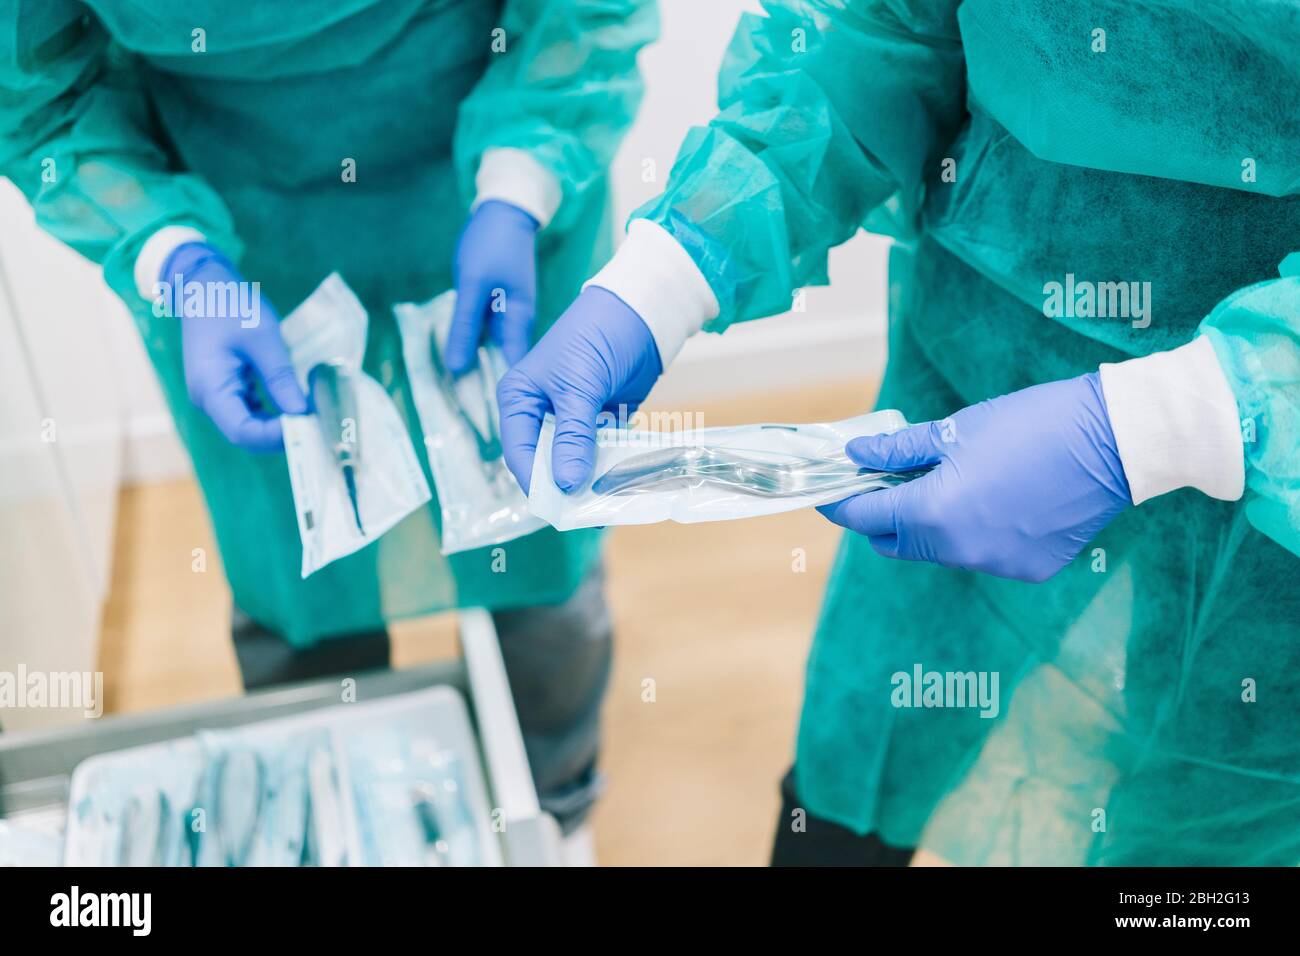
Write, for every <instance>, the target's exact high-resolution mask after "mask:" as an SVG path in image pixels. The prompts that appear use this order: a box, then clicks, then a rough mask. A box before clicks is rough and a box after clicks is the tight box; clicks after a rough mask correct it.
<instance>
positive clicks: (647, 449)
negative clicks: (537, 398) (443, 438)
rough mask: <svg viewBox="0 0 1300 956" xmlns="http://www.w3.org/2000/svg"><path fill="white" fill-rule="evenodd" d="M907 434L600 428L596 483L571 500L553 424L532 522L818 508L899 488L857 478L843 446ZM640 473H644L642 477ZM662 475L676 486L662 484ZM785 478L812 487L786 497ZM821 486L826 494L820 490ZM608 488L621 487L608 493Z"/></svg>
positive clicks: (856, 422) (885, 422) (849, 422)
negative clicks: (560, 476)
mask: <svg viewBox="0 0 1300 956" xmlns="http://www.w3.org/2000/svg"><path fill="white" fill-rule="evenodd" d="M905 427H907V419H905V418H904V417H903V415H902V413H901V412H898V411H895V410H894V409H885V410H881V411H876V412H871V413H869V414H866V415H858V416H856V417H854V418H846V419H844V420H842V421H838V422H829V423H817V424H807V425H783V424H754V425H739V426H734V427H728V428H700V429H694V430H689V431H678V432H656V431H649V430H646V429H639V428H631V429H629V428H602V429H598V430H597V432H596V465H595V468H594V469H593V470H592V476H591V478H590V479H588V481H587V483H586V484H585V485H584V486H583V487H581V488H578V489H575V490H573V491H571V492H569V493H567V494H566V493H564V492H562V491H561V490H560V489H559V488H557V487H556V485H555V480H554V478H553V477H552V474H551V446H552V441H553V439H554V436H555V421H554V419H553V417H552V416H549V415H548V416H547V418H546V420H545V421H544V422H543V424H542V432H541V436H540V437H539V439H538V442H537V457H536V458H535V459H534V461H533V474H532V481H531V486H530V489H529V497H528V505H529V507H530V508H531V509H532V511H533V514H535V515H537V516H539V517H541V518H544V519H545V520H546V521H547V522H549V523H550V524H551V525H552V526H554V527H555V528H557V529H558V530H560V531H570V530H573V529H575V528H593V527H602V526H605V525H620V524H653V523H655V522H658V521H676V522H678V523H680V524H694V523H696V522H701V521H729V520H732V519H735V518H753V517H758V516H761V515H771V514H780V513H781V512H785V511H795V510H797V509H799V508H811V507H814V506H816V505H824V504H829V503H831V502H833V501H839V500H840V499H842V498H847V497H849V496H850V495H854V494H861V493H863V492H867V491H873V490H878V489H880V488H887V487H891V486H892V485H893V484H896V483H897V479H893V478H892V477H891V476H883V477H877V476H873V475H871V474H865V473H859V470H858V469H856V467H855V466H853V465H852V464H851V463H850V462H848V460H847V459H846V458H845V457H844V446H845V444H846V443H847V442H848V441H849V440H850V439H852V438H859V437H861V436H864V435H876V434H881V433H886V432H895V431H898V430H899V429H901V428H905ZM641 463H646V464H645V466H644V468H642V465H641ZM618 466H621V468H620V469H619V470H615V471H614V472H613V473H612V474H613V475H614V476H618V475H620V474H623V475H626V476H627V480H625V481H621V482H614V481H611V480H610V479H609V478H605V481H603V482H602V480H601V479H602V477H604V476H608V475H611V469H616V467H618ZM751 466H757V467H751ZM656 468H659V469H660V470H661V471H662V473H663V474H664V475H668V474H669V473H670V472H671V473H672V474H673V475H677V476H678V477H675V478H673V479H672V480H658V481H657V480H655V471H654V470H655V469H656ZM760 470H763V471H765V472H766V473H765V474H764V475H762V476H761V477H762V479H763V482H762V487H761V489H760V491H761V493H759V492H756V490H755V485H757V484H758V481H757V479H755V478H754V477H753V475H754V473H755V472H756V471H760ZM828 471H829V472H832V474H831V475H830V480H827V474H826V472H828ZM819 472H820V473H819ZM787 475H792V477H790V478H788V483H789V484H791V485H798V484H807V485H808V487H806V488H804V489H803V490H790V491H788V492H787V491H782V490H781V480H780V479H787ZM809 475H812V479H810V478H809V477H808V476H809ZM774 476H775V477H774ZM817 483H822V484H821V486H820V487H815V485H816V484H817ZM602 484H603V485H606V486H609V485H614V486H616V487H617V486H619V485H621V486H622V487H618V489H617V490H616V491H614V492H613V493H610V492H608V491H605V492H602V491H601V490H600V489H601V486H602Z"/></svg>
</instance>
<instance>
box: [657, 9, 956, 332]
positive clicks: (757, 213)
mask: <svg viewBox="0 0 1300 956" xmlns="http://www.w3.org/2000/svg"><path fill="white" fill-rule="evenodd" d="M763 6H764V8H765V10H766V14H767V15H766V16H758V15H753V14H746V15H745V16H744V17H743V18H742V19H741V22H740V25H739V27H738V28H737V31H736V35H735V37H734V39H733V40H732V42H731V46H730V48H729V50H728V51H727V55H726V58H725V60H724V61H723V65H722V71H721V75H720V77H719V83H718V86H719V89H718V100H719V107H720V112H719V114H718V115H717V117H716V118H714V119H713V120H712V122H710V123H709V125H708V126H707V127H696V128H693V129H692V130H691V131H690V133H689V134H688V135H687V137H686V140H685V142H684V143H683V144H682V147H681V150H680V151H679V153H678V155H677V160H676V162H675V163H674V165H673V170H672V173H671V175H670V177H669V183H668V188H667V189H666V190H665V191H664V193H663V194H662V195H661V196H659V197H657V198H656V199H654V200H651V201H650V202H649V203H647V204H646V205H645V206H642V207H641V208H640V209H639V210H637V211H636V212H635V213H634V214H633V217H634V218H635V217H643V218H647V219H650V220H652V221H654V222H656V223H658V224H659V225H660V226H662V227H663V228H665V229H666V230H668V232H669V233H671V234H672V235H673V237H674V238H675V239H676V240H677V241H678V242H679V243H680V244H681V245H682V246H683V247H684V248H685V249H686V250H687V252H689V253H690V254H691V257H692V259H693V260H694V261H695V263H696V265H698V266H699V267H700V270H701V271H702V272H703V273H704V276H705V278H706V279H708V281H709V284H710V286H711V287H712V289H713V292H714V295H715V296H716V297H717V299H718V304H719V309H720V312H719V315H718V316H717V318H715V319H713V320H712V321H711V322H709V323H708V325H706V326H705V327H706V328H707V329H709V330H711V331H721V330H722V329H724V328H725V327H726V326H728V325H729V324H731V323H732V322H734V321H739V320H745V319H753V318H757V317H759V316H764V315H772V314H774V313H778V312H783V311H785V310H787V309H789V308H790V297H791V294H792V293H793V291H794V290H795V289H797V288H800V287H803V286H806V285H824V284H826V282H827V281H828V278H827V271H826V256H827V252H828V251H829V250H830V248H831V247H833V246H836V245H839V244H840V243H842V242H845V241H846V240H848V239H849V238H850V237H852V236H853V234H854V233H855V232H856V231H857V230H858V229H859V228H860V227H862V226H863V225H870V227H871V228H872V230H873V231H883V232H888V233H890V234H893V235H897V236H905V235H908V234H909V232H910V230H911V227H912V226H913V224H914V218H915V216H916V214H917V211H918V210H919V209H920V205H921V201H922V198H923V196H922V193H923V189H924V182H925V179H926V177H927V176H929V175H930V174H931V173H937V172H938V171H939V166H938V164H939V163H941V161H942V158H943V157H942V156H941V155H940V153H941V150H942V149H943V147H944V146H945V144H947V143H950V142H951V141H952V140H953V138H954V137H955V136H956V133H957V131H958V130H959V129H960V127H961V124H962V122H963V121H964V117H965V73H964V61H963V57H962V49H961V42H960V36H959V32H958V28H957V20H956V10H957V7H958V6H959V3H958V0H765V2H764V3H763ZM869 217H870V219H869Z"/></svg>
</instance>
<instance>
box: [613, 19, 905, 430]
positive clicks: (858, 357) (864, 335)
mask: <svg viewBox="0 0 1300 956" xmlns="http://www.w3.org/2000/svg"><path fill="white" fill-rule="evenodd" d="M659 6H660V16H661V20H662V24H661V31H660V42H659V43H657V44H655V45H654V46H653V47H651V48H650V49H648V50H646V51H645V53H644V54H642V58H641V67H642V71H643V73H644V75H645V79H646V96H645V100H644V102H643V104H642V108H641V111H640V113H639V114H638V116H637V120H636V123H635V124H634V125H633V127H632V130H631V131H630V132H629V134H628V137H627V139H626V141H625V142H624V144H623V148H622V149H621V150H620V151H619V154H618V157H617V159H616V160H615V163H614V174H613V184H614V195H615V201H616V203H617V205H618V208H619V213H620V216H619V222H622V221H623V220H625V219H626V217H627V215H628V214H630V213H631V212H632V210H633V209H635V208H636V207H637V206H639V205H641V203H643V202H645V201H646V200H648V199H650V198H652V197H653V196H655V195H656V194H657V193H659V192H660V191H661V190H662V188H663V182H664V180H665V179H666V178H667V175H668V171H669V169H670V168H671V166H672V162H673V159H674V157H675V156H676V154H677V147H678V146H679V145H680V143H681V141H682V137H683V136H684V135H685V133H686V130H687V129H688V128H689V127H690V126H692V125H699V126H702V125H704V124H706V123H708V121H709V120H710V119H711V118H712V117H713V115H714V114H715V113H716V112H717V74H718V67H719V65H720V64H721V62H722V56H723V53H724V51H725V49H726V46H727V44H728V42H729V41H730V39H731V35H732V33H733V32H734V31H735V28H736V21H737V19H738V17H739V16H740V13H741V11H746V10H747V11H758V10H759V5H758V2H757V0H710V2H708V3H702V2H700V0H660V4H659ZM646 159H651V160H653V161H654V166H655V170H656V172H657V174H658V181H657V182H648V183H647V182H643V181H642V166H643V163H644V161H645V160H646ZM888 247H889V243H888V240H885V239H883V238H881V237H879V236H871V235H868V234H866V233H859V234H858V235H857V236H856V237H855V238H854V239H852V240H851V241H850V242H848V243H846V244H844V245H843V246H841V247H840V248H838V249H835V250H834V251H832V253H831V257H830V274H831V281H832V285H831V286H827V287H821V288H810V289H808V290H806V293H805V301H804V307H805V309H806V311H804V312H802V313H799V314H790V313H787V314H785V315H781V316H773V317H771V318H767V319H762V320H760V321H757V322H748V323H745V324H743V325H738V326H734V327H732V328H731V329H729V330H728V331H727V333H726V334H725V335H722V336H715V335H703V336H697V337H696V338H695V339H693V340H692V341H691V342H689V343H688V344H687V346H686V348H685V349H683V351H682V354H681V356H680V357H679V358H678V359H677V361H676V363H674V365H673V367H672V369H671V370H670V371H669V372H668V374H667V375H666V376H665V378H664V380H663V382H662V383H661V384H660V385H659V386H658V388H657V389H656V390H655V400H656V401H658V402H667V403H670V404H674V403H686V404H689V403H690V402H692V401H696V400H699V399H701V398H707V397H709V396H713V395H718V394H731V393H740V392H746V393H749V392H760V393H761V392H764V391H778V390H780V389H781V388H783V387H787V386H799V385H816V384H818V383H821V382H826V381H835V380H844V379H863V380H866V379H868V378H870V377H872V376H873V375H876V374H878V373H879V372H880V370H881V369H883V367H884V335H885V305H886V301H887V295H888V283H887V281H886V273H885V258H886V252H887V250H888ZM864 411H865V409H864ZM780 414H781V409H780V407H779V406H775V405H774V407H773V408H772V410H771V411H770V412H769V413H767V416H766V417H768V418H770V419H773V420H779V419H780Z"/></svg>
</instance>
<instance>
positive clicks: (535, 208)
mask: <svg viewBox="0 0 1300 956" xmlns="http://www.w3.org/2000/svg"><path fill="white" fill-rule="evenodd" d="M474 189H475V190H476V195H475V197H474V205H473V206H471V207H470V211H471V212H472V211H473V210H475V209H477V208H478V207H479V206H481V205H482V204H483V203H485V202H487V201H488V200H489V199H496V200H498V201H500V202H508V203H510V205H512V206H518V207H519V208H520V209H522V210H523V211H524V212H526V213H528V215H530V216H532V217H533V218H534V219H536V220H537V225H538V228H539V229H545V228H546V227H547V225H549V224H550V221H551V220H552V219H554V218H555V211H556V210H557V209H559V208H560V198H561V197H562V196H563V195H564V193H563V190H562V189H561V188H560V181H559V180H558V179H556V178H555V176H554V174H553V173H552V172H551V171H550V170H549V169H547V168H546V167H545V166H543V165H542V164H541V163H539V162H538V161H537V160H535V159H533V157H532V156H530V155H529V154H528V153H527V152H525V151H524V150H522V149H510V148H502V149H489V150H487V151H486V152H484V153H483V158H482V159H481V160H479V164H478V174H477V175H476V176H475V177H474Z"/></svg>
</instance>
